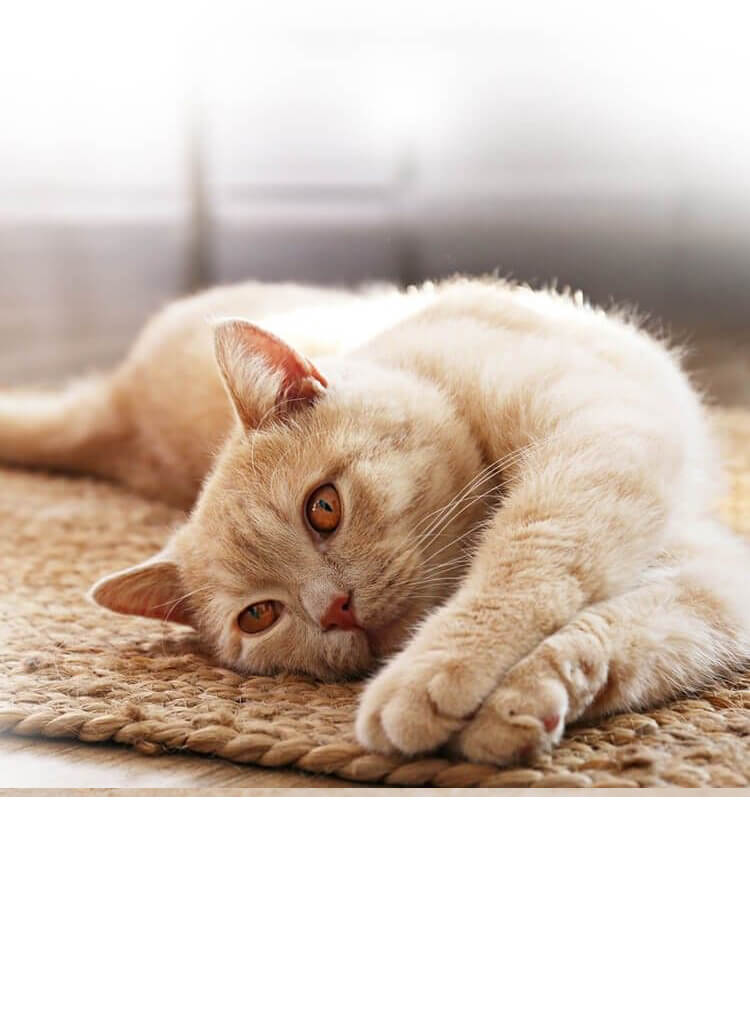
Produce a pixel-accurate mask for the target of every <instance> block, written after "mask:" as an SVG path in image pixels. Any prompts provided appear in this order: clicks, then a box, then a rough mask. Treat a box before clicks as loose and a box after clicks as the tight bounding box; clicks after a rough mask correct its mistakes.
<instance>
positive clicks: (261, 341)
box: [234, 322, 328, 401]
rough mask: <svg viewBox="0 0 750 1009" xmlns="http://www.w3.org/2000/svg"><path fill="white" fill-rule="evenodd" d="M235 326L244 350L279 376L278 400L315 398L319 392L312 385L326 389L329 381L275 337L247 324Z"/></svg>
mask: <svg viewBox="0 0 750 1009" xmlns="http://www.w3.org/2000/svg"><path fill="white" fill-rule="evenodd" d="M234 325H235V327H236V329H235V331H236V332H238V333H239V335H240V336H241V337H242V341H243V343H244V344H245V347H246V349H247V350H248V351H249V352H250V353H253V354H257V355H258V356H259V357H261V358H262V359H263V361H265V363H266V364H267V365H268V367H269V368H271V369H272V370H273V371H275V372H277V373H278V374H280V375H281V388H280V390H279V400H280V401H281V400H295V399H306V400H311V399H315V398H316V396H318V394H319V392H320V390H319V389H318V388H316V386H315V383H316V382H317V383H319V384H320V385H321V386H322V387H323V388H324V389H327V388H328V382H327V381H326V379H325V377H324V376H323V375H321V374H320V372H319V371H318V369H317V368H316V367H315V365H314V364H313V363H312V361H308V359H307V358H306V357H303V356H302V354H299V353H298V352H297V351H296V350H295V349H294V348H293V347H290V346H289V344H288V343H285V342H284V341H283V340H280V339H279V337H278V336H274V335H273V333H268V332H267V331H266V330H265V329H260V328H259V327H258V326H254V325H253V324H252V323H250V322H237V323H235V324H234Z"/></svg>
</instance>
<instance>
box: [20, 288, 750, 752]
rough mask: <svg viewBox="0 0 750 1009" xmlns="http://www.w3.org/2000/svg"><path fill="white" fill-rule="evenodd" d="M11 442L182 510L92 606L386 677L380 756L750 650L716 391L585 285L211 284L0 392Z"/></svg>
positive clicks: (379, 691) (566, 706)
mask: <svg viewBox="0 0 750 1009" xmlns="http://www.w3.org/2000/svg"><path fill="white" fill-rule="evenodd" d="M313 360H314V362H315V363H312V361H313ZM0 459H3V460H4V461H5V462H8V463H13V464H26V465H36V466H41V467H46V468H52V469H62V470H68V471H78V472H86V473H93V474H97V475H99V476H103V477H107V478H111V479H115V480H118V481H120V482H121V483H123V484H125V485H127V486H129V487H131V488H133V489H135V490H137V491H139V492H140V493H142V494H146V495H150V496H152V497H158V498H161V499H162V500H165V501H167V502H169V503H170V504H173V505H177V506H179V507H182V508H183V509H185V510H187V509H190V511H189V515H187V517H186V520H185V521H184V523H183V524H182V525H181V526H180V527H179V528H178V529H177V530H176V531H175V533H174V534H173V536H172V537H171V539H170V540H169V542H168V543H167V544H166V545H165V547H164V549H163V550H162V551H161V552H160V553H159V554H157V555H156V556H155V557H152V558H150V559H148V560H145V561H141V562H140V563H138V564H136V565H135V566H134V567H131V568H129V569H127V570H125V571H120V572H117V573H114V574H108V575H105V576H104V577H103V578H102V579H101V580H100V581H99V582H97V584H96V585H95V586H94V587H93V589H92V590H91V598H92V599H93V600H94V601H95V602H96V603H98V604H99V605H101V606H103V607H107V608H108V609H110V610H113V611H115V612H117V613H124V614H134V615H139V616H148V617H155V618H159V619H164V620H172V621H177V622H181V623H184V624H188V625H191V626H193V627H195V628H196V629H197V630H198V631H199V632H200V633H201V634H202V636H203V637H204V638H205V640H206V641H207V642H208V643H209V644H210V645H211V647H212V648H213V650H214V653H215V654H216V656H217V658H218V660H219V661H221V662H223V663H225V664H227V665H229V666H231V667H233V668H235V669H237V670H239V671H241V672H243V673H253V672H256V673H263V674H272V673H276V672H279V671H284V670H297V671H304V672H307V673H308V674H310V675H312V676H313V677H316V678H318V679H320V680H324V681H325V680H337V679H342V678H345V677H350V676H354V675H363V674H370V678H369V680H368V682H367V683H366V685H365V687H364V690H363V693H362V697H361V701H360V706H359V711H358V715H357V719H356V726H355V731H356V736H357V738H358V739H359V741H360V742H361V743H362V744H363V745H364V746H366V747H368V748H371V749H374V750H377V751H381V752H384V753H394V752H395V753H403V754H420V753H428V752H430V751H433V750H436V749H439V748H446V749H447V750H448V751H450V752H453V753H455V754H459V755H461V756H462V757H464V758H466V759H468V760H472V761H482V762H490V763H496V764H506V763H510V762H514V761H518V760H524V759H528V758H530V757H533V756H534V755H535V754H537V753H539V752H541V751H544V750H547V749H549V748H551V747H552V746H553V745H554V744H556V743H557V742H558V741H559V740H560V738H561V737H562V735H563V732H564V729H565V727H566V725H568V724H570V723H572V722H575V721H577V720H579V719H582V718H584V717H585V718H587V719H588V718H591V717H597V716H601V715H604V714H607V713H611V712H618V711H625V710H631V709H637V708H646V707H649V706H653V705H657V704H660V703H662V702H664V701H667V700H669V699H671V698H674V697H675V696H678V695H679V694H682V693H684V692H687V691H695V690H699V689H702V688H705V687H707V686H709V685H710V684H711V683H713V682H716V681H717V680H718V679H719V678H722V677H726V676H728V675H731V672H732V670H734V669H736V668H737V667H738V666H739V665H741V664H742V663H744V662H746V661H747V660H748V658H750V590H749V589H748V586H747V578H746V572H747V570H748V559H749V556H750V555H749V551H748V548H747V546H746V545H745V544H744V542H743V541H742V540H740V539H739V538H738V537H736V536H734V535H733V534H732V533H731V532H730V531H729V530H728V529H726V528H725V527H724V526H723V525H722V524H721V523H720V522H719V521H718V520H717V519H716V518H715V517H714V515H713V508H714V505H715V501H716V499H717V497H718V496H719V495H720V493H721V476H720V473H721V467H720V460H719V455H718V452H717V449H716V447H715V445H714V443H713V441H712V438H711V435H710V432H709V427H708V423H707V419H706V415H705V410H704V406H703V404H702V401H701V398H700V396H699V394H698V393H697V392H696V391H695V390H694V388H693V387H692V385H691V383H690V381H689V379H688V378H687V376H686V373H685V372H684V371H683V369H682V367H681V364H680V360H679V356H678V354H677V353H676V352H675V351H673V350H671V349H669V348H668V347H667V346H666V345H665V344H664V343H663V342H660V341H659V340H657V339H655V338H653V337H652V336H650V335H649V334H648V333H647V332H646V331H645V330H644V329H642V328H641V327H640V326H639V324H638V322H637V321H636V320H635V319H634V318H632V317H629V316H628V315H627V314H625V313H618V312H605V311H603V310H601V309H599V308H596V307H594V306H592V305H590V304H589V303H587V302H586V301H585V300H584V299H583V297H582V296H581V295H580V294H575V295H570V294H568V293H557V292H555V291H551V290H538V291H535V290H531V289H530V288H527V287H525V286H522V285H517V284H512V283H510V282H506V281H500V280H496V279H470V278H455V279H453V280H450V281H445V282H442V283H440V284H426V285H424V286H422V287H420V288H418V289H412V290H409V291H407V292H401V291H399V290H397V289H395V288H381V289H375V290H370V291H364V292H347V291H330V290H322V289H316V288H306V287H299V286H293V285H263V284H244V285H237V286H233V287H226V288H217V289H213V290H211V291H208V292H206V293H203V294H201V295H198V296H195V297H192V298H188V299H185V300H182V301H179V302H176V303H174V304H173V305H171V306H170V307H168V308H167V309H166V310H165V311H164V312H162V313H161V314H159V315H158V316H156V317H155V318H154V319H153V320H152V321H151V322H150V323H149V324H148V325H147V326H146V328H145V329H144V331H143V333H142V335H141V336H140V338H139V340H138V341H137V343H136V344H135V346H134V348H133V350H132V352H131V354H130V355H129V357H128V358H127V359H126V360H125V361H124V362H123V363H122V365H120V366H119V367H118V368H116V369H115V370H114V371H113V372H112V373H111V374H109V375H105V376H101V377H94V378H90V379H87V380H84V381H82V382H80V383H77V384H74V385H73V386H71V387H69V388H68V389H67V390H64V391H63V392H60V393H45V394H43V393H38V394H34V395H29V394H21V393H17V394H14V393H13V392H9V393H6V394H4V395H3V396H2V397H1V398H0Z"/></svg>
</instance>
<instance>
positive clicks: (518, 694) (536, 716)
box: [454, 680, 568, 764]
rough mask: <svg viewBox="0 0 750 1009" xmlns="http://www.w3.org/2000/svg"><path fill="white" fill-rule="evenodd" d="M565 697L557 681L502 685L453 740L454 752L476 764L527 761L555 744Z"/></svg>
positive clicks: (562, 727) (561, 727) (561, 729)
mask: <svg viewBox="0 0 750 1009" xmlns="http://www.w3.org/2000/svg"><path fill="white" fill-rule="evenodd" d="M567 711H568V695H567V693H566V691H565V689H564V687H563V686H562V684H561V683H560V682H559V681H557V680H540V681H539V682H537V683H533V684H523V685H520V684H519V685H515V684H513V683H508V684H503V686H501V687H498V688H497V689H496V690H495V691H494V692H493V693H492V694H491V695H490V696H489V697H488V698H487V700H486V701H485V702H484V704H483V705H482V707H481V708H480V709H479V711H478V712H477V714H476V715H475V716H474V718H473V719H472V720H471V721H470V722H469V724H468V725H467V726H466V728H465V729H463V731H462V732H461V733H460V734H459V735H458V736H457V737H456V740H455V742H454V749H457V750H458V752H460V753H461V754H462V755H463V756H464V757H466V758H468V759H469V760H473V761H476V762H478V763H491V764H511V763H516V762H517V761H520V760H528V759H531V758H532V757H534V756H535V755H536V754H538V753H540V752H543V751H545V750H549V749H550V748H551V747H552V746H554V745H555V744H556V743H558V742H559V741H560V739H561V737H562V734H563V732H564V730H565V716H566V714H567Z"/></svg>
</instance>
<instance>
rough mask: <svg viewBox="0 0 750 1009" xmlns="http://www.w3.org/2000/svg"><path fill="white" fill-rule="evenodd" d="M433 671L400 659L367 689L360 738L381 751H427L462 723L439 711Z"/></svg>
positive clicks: (359, 721) (362, 702) (359, 717)
mask: <svg viewBox="0 0 750 1009" xmlns="http://www.w3.org/2000/svg"><path fill="white" fill-rule="evenodd" d="M433 675H434V672H433V670H432V668H431V667H430V666H428V667H427V668H425V669H419V668H418V667H417V666H416V665H415V664H413V663H412V662H406V661H404V662H402V661H401V660H399V659H397V660H395V661H394V662H391V663H390V665H388V666H387V667H386V668H385V669H384V670H383V672H381V673H380V674H379V675H378V676H376V677H375V679H374V680H372V681H371V682H370V683H369V684H368V685H367V687H366V688H365V690H364V693H363V695H362V698H361V700H360V704H359V711H358V712H357V720H356V724H355V731H356V735H357V739H358V740H359V742H360V743H361V744H362V745H363V746H366V747H367V748H368V749H371V750H377V751H378V752H380V753H395V752H400V753H407V754H414V753H426V752H428V751H430V750H434V749H435V748H436V747H438V746H440V745H441V744H442V743H444V742H445V741H446V740H447V739H449V738H450V736H452V735H453V734H454V733H455V732H456V731H457V730H458V729H459V728H460V727H461V725H462V724H463V721H461V720H460V719H456V718H452V717H450V716H448V715H446V714H444V713H443V712H441V711H439V710H438V709H437V707H436V706H435V704H434V703H433V701H432V699H431V697H430V694H429V684H430V681H431V680H432V678H433Z"/></svg>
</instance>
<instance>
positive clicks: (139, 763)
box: [0, 327, 750, 790]
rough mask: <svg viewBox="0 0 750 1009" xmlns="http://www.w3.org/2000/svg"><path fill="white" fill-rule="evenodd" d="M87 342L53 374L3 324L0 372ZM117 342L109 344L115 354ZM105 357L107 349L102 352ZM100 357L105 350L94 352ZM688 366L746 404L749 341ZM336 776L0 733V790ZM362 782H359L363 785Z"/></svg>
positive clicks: (214, 785)
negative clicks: (24, 350) (48, 363)
mask: <svg viewBox="0 0 750 1009" xmlns="http://www.w3.org/2000/svg"><path fill="white" fill-rule="evenodd" d="M84 343H85V341H83V340H81V341H76V340H75V339H72V338H71V339H70V343H69V346H63V347H61V346H60V344H59V341H57V342H55V347H54V354H52V355H51V358H52V359H54V361H55V372H56V374H55V375H52V374H49V369H48V367H47V368H45V361H44V358H45V354H44V348H43V347H39V346H36V345H35V346H34V347H33V352H34V353H33V356H34V358H35V360H34V361H29V360H28V356H29V355H28V354H27V355H26V356H24V355H20V354H19V346H18V342H17V341H14V340H10V339H9V338H8V335H7V333H6V334H4V333H3V332H2V328H1V327H0V376H2V383H3V384H6V383H8V384H11V383H13V382H14V381H16V382H20V381H28V379H29V376H30V375H33V376H34V377H38V378H40V379H54V378H55V377H57V376H58V375H60V374H62V373H65V372H70V371H71V370H72V369H73V368H74V367H75V366H76V364H77V363H78V362H79V361H80V360H81V359H82V354H83V345H84ZM115 351H116V348H113V350H112V356H114V354H115ZM107 356H109V355H107ZM98 357H99V361H100V362H101V359H102V355H101V353H100V354H99V355H98ZM692 363H693V367H694V368H695V369H696V371H697V373H698V376H699V380H700V383H701V385H702V386H703V387H704V388H705V389H706V390H707V392H708V394H709V396H710V398H711V399H712V400H713V401H714V402H720V403H723V404H726V405H747V406H750V340H747V339H745V338H744V337H742V336H738V335H723V336H711V337H706V336H703V337H697V338H695V339H694V341H693V354H692ZM342 787H346V783H345V782H342V781H338V780H337V779H335V778H330V777H326V776H317V775H307V774H304V773H302V772H297V771H283V770H264V769H262V768H258V767H243V766H239V765H236V764H231V763H229V762H227V761H223V760H218V759H216V758H211V757H200V756H195V755H192V754H190V755H188V754H168V755H167V754H165V755H162V756H157V757H145V756H142V755H141V754H139V753H136V752H135V751H133V750H130V749H128V748H125V747H120V746H109V745H104V744H96V745H89V744H85V743H74V742H67V741H65V742H60V741H57V740H55V741H52V740H42V739H34V738H29V739H26V738H20V737H17V736H0V789H9V788H10V789H12V788H17V789H55V788H59V789H65V790H70V789H78V788H83V789H167V790H173V789H189V790H198V789H202V790H213V789H237V788H252V789H258V788H268V789H278V788H297V789H299V788H310V789H314V788H342ZM361 787H362V786H358V788H361Z"/></svg>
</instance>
